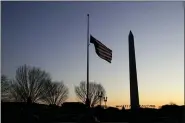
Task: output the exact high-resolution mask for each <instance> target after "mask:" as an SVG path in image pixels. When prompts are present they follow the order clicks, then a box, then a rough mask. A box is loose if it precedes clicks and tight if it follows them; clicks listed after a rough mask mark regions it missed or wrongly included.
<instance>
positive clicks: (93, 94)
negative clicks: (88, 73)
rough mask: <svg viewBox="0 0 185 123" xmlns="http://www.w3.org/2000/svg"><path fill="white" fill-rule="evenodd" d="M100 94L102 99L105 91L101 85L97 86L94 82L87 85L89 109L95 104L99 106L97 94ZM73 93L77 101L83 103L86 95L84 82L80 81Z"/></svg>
mask: <svg viewBox="0 0 185 123" xmlns="http://www.w3.org/2000/svg"><path fill="white" fill-rule="evenodd" d="M100 92H102V97H104V96H105V89H104V87H103V86H102V85H101V84H97V83H95V82H90V83H89V100H90V106H91V107H94V106H96V105H97V104H99V101H100V97H99V93H100ZM75 93H76V96H77V97H78V99H79V100H80V101H81V102H83V103H85V101H86V94H87V88H86V82H84V81H82V82H81V83H80V85H79V86H76V87H75Z"/></svg>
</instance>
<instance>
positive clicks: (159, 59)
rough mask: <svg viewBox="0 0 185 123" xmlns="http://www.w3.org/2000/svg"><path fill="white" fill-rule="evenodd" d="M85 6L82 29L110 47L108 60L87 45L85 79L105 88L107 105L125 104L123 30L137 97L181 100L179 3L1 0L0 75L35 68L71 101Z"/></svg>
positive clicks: (81, 61)
mask: <svg viewBox="0 0 185 123" xmlns="http://www.w3.org/2000/svg"><path fill="white" fill-rule="evenodd" d="M88 13H89V14H90V33H91V34H92V35H93V36H94V37H95V38H97V39H98V40H100V41H101V42H102V43H104V44H105V45H106V46H107V47H109V48H110V49H112V50H113V60H112V63H111V64H109V63H108V62H106V61H104V60H102V59H100V58H99V57H98V56H97V55H96V53H95V51H94V46H93V45H91V46H90V80H92V81H96V82H98V83H101V84H102V85H103V86H104V87H105V89H106V91H107V96H108V104H109V105H115V104H123V103H124V104H129V67H128V34H129V31H130V30H132V32H133V34H134V37H135V50H136V62H137V63H136V64H137V71H138V84H139V91H140V101H141V104H157V105H158V104H163V103H169V102H170V101H173V102H175V103H178V104H182V103H183V92H184V91H183V82H184V79H183V78H184V71H183V70H184V69H183V68H184V67H183V66H184V59H183V57H184V54H183V53H184V51H183V49H184V11H183V6H182V2H2V18H1V19H2V23H1V25H2V45H1V46H2V74H5V75H7V76H9V77H10V78H12V77H14V76H15V70H16V69H17V67H19V66H20V65H24V64H27V65H31V66H36V67H40V68H41V69H43V70H46V71H47V72H49V73H50V74H51V76H52V78H53V80H57V81H64V83H65V84H66V85H67V86H68V87H69V88H70V98H69V100H75V94H74V86H75V85H78V84H79V83H80V81H81V80H86V42H87V14H88ZM166 85H168V86H166ZM177 95H178V96H177ZM154 97H157V98H154Z"/></svg>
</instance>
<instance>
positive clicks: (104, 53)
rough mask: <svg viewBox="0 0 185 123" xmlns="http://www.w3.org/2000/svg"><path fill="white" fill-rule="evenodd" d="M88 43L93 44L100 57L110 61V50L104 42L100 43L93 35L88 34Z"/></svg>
mask: <svg viewBox="0 0 185 123" xmlns="http://www.w3.org/2000/svg"><path fill="white" fill-rule="evenodd" d="M90 43H93V44H94V47H95V51H96V53H97V55H98V56H99V57H100V58H102V59H104V60H106V61H108V62H109V63H111V60H112V50H111V49H109V48H107V47H106V46H105V45H104V44H102V43H101V42H100V41H98V40H97V39H96V38H94V37H93V36H90Z"/></svg>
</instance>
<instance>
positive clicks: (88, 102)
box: [86, 14, 90, 107]
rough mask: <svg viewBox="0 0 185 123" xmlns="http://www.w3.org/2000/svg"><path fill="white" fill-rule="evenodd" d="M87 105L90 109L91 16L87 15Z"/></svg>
mask: <svg viewBox="0 0 185 123" xmlns="http://www.w3.org/2000/svg"><path fill="white" fill-rule="evenodd" d="M86 105H87V106H88V107H90V101H89V14H87V95H86Z"/></svg>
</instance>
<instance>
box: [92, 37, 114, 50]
mask: <svg viewBox="0 0 185 123" xmlns="http://www.w3.org/2000/svg"><path fill="white" fill-rule="evenodd" d="M90 42H91V43H94V44H95V45H96V46H98V47H101V48H102V49H105V50H108V51H109V52H112V50H111V49H109V48H108V47H106V46H105V45H104V44H102V43H101V42H100V41H98V40H97V39H95V38H94V37H92V36H91V39H90Z"/></svg>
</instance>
